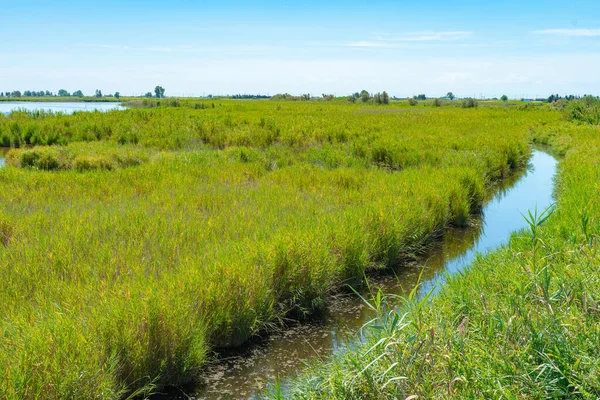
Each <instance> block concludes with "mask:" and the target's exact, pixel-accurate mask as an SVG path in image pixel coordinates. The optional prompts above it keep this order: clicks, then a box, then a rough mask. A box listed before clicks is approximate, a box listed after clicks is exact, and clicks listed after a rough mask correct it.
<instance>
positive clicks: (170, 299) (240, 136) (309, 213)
mask: <svg viewBox="0 0 600 400" xmlns="http://www.w3.org/2000/svg"><path fill="white" fill-rule="evenodd" d="M170 100H171V99H166V100H163V99H160V100H159V101H161V102H164V103H161V104H156V106H155V107H152V108H148V107H143V106H142V107H140V108H134V109H129V110H125V111H109V112H106V113H95V112H94V113H75V114H73V115H60V114H57V115H55V114H48V113H41V112H40V113H25V112H15V113H11V114H10V115H8V116H2V115H0V140H1V142H2V143H3V144H4V145H5V146H10V147H13V150H11V152H10V153H9V155H8V156H7V164H8V165H7V167H6V168H2V169H1V170H0V184H1V185H2V190H0V204H2V206H1V209H0V231H1V232H0V238H2V246H0V271H1V274H2V277H3V286H2V289H1V290H0V301H1V302H2V304H3V308H2V310H0V370H1V371H3V373H2V374H1V375H0V394H1V395H2V397H7V398H15V399H16V398H36V397H54V398H91V397H102V398H107V397H108V398H111V397H112V398H119V397H123V396H126V395H130V394H134V393H140V391H141V392H144V391H149V390H151V389H152V388H155V387H160V386H163V385H177V384H182V383H185V382H189V381H191V380H193V379H195V378H196V377H197V374H198V371H199V370H200V368H201V367H202V366H203V365H204V364H205V363H206V362H207V360H208V359H209V358H210V356H211V350H212V349H214V348H215V347H222V346H236V345H240V344H242V343H244V342H245V341H246V340H248V338H250V337H252V336H253V335H256V334H258V333H260V332H264V331H268V330H269V329H271V328H272V327H273V326H274V325H276V324H278V323H279V322H280V321H281V320H282V319H283V318H286V317H290V318H295V319H302V318H306V317H308V316H310V315H312V314H314V313H315V312H316V311H318V310H322V309H323V308H324V307H326V302H325V299H326V298H327V295H328V294H329V293H331V292H332V291H335V290H344V289H343V288H344V287H346V285H347V284H348V283H350V284H352V285H354V286H357V285H360V283H361V282H362V280H363V277H364V275H365V274H366V273H368V272H369V271H373V270H377V269H382V268H389V267H392V266H397V265H399V264H401V263H402V262H403V261H404V260H406V259H407V258H410V257H413V256H414V255H415V254H418V253H420V252H421V251H423V249H424V248H425V247H426V245H427V244H428V243H431V241H432V240H435V238H437V237H439V236H440V235H441V234H442V232H443V231H444V229H446V228H447V227H448V226H451V225H454V226H463V225H465V224H467V223H468V221H469V217H470V216H471V215H472V214H473V213H475V212H477V211H478V210H479V209H480V208H481V205H482V202H483V199H484V198H485V197H486V194H487V193H488V192H489V190H490V187H491V185H492V184H493V183H494V182H497V181H498V180H500V179H502V178H504V177H506V176H509V175H510V174H511V171H514V170H515V169H517V168H520V167H523V166H524V165H525V164H526V163H527V160H528V158H529V156H530V154H531V149H530V141H531V138H532V137H534V138H535V139H536V140H539V141H544V142H547V143H550V144H552V145H555V146H556V147H557V148H561V149H562V148H563V147H561V146H564V149H565V150H564V151H565V152H567V150H566V149H567V148H569V146H572V147H573V148H577V149H578V151H581V152H582V153H580V154H581V155H582V156H585V157H583V158H582V160H584V162H582V165H585V166H587V167H586V168H587V169H585V170H581V172H577V173H578V174H581V175H578V176H576V177H574V179H575V178H577V179H579V180H585V181H586V182H587V181H588V179H589V182H593V180H592V177H590V176H588V175H589V174H590V173H595V172H593V171H592V172H591V170H592V168H591V167H590V165H592V164H591V162H592V161H593V157H595V156H594V153H593V152H591V149H585V148H581V149H580V147H578V146H577V143H579V138H578V136H575V134H573V136H572V137H571V136H570V135H571V132H572V129H575V130H576V132H577V135H579V134H581V135H588V136H586V138H588V137H592V136H593V134H594V132H596V131H594V129H596V128H589V127H587V126H583V125H582V126H580V127H577V126H576V125H575V124H573V123H569V122H563V116H562V115H561V113H560V112H558V111H557V110H555V109H553V108H551V107H539V108H536V109H533V110H520V109H518V108H491V107H482V106H480V107H473V108H465V109H462V108H460V107H430V106H428V105H427V104H426V103H420V104H418V105H416V106H414V107H413V106H409V105H408V103H405V102H402V103H398V102H396V103H392V104H390V105H388V106H385V107H389V108H390V109H394V110H404V111H405V112H393V113H381V112H376V113H370V112H362V111H365V110H366V111H368V110H373V109H382V107H384V106H382V105H377V104H369V103H365V104H361V103H360V102H357V103H356V104H349V103H348V102H344V103H336V102H326V101H321V102H288V101H244V102H240V101H232V100H229V101H228V100H179V101H178V104H170V103H169V101H170ZM417 110H420V111H422V112H417ZM596 133H597V132H596ZM565 138H568V140H567V139H565ZM594 143H595V142H594ZM569 151H571V150H569ZM566 160H567V161H565V165H566V166H565V167H564V168H565V171H567V168H576V167H575V166H573V165H572V164H573V161H569V160H570V158H569V153H568V152H567V159H566ZM577 168H578V167H577ZM581 168H583V167H581ZM577 171H580V170H577ZM586 174H588V175H586ZM561 179H566V181H565V182H567V181H568V180H569V179H570V178H569V176H568V175H566V177H565V178H561ZM561 182H562V181H561ZM590 184H592V183H588V186H586V187H588V189H589V190H592V191H593V188H591V187H589V185H590ZM571 189H572V188H571V186H568V184H567V183H565V184H564V186H560V190H562V191H564V193H569V194H565V195H564V196H574V197H572V198H571V197H568V198H567V199H571V200H566V201H565V200H561V199H562V198H561V197H559V204H561V201H563V202H565V204H568V202H569V201H570V202H572V203H573V204H577V207H579V206H580V205H581V204H580V203H581V199H580V198H578V197H575V196H578V195H581V193H582V191H581V190H579V189H577V190H571ZM561 193H562V192H561ZM573 207H575V206H573ZM594 210H595V209H594V208H593V203H592V204H591V205H590V208H589V211H587V212H588V214H586V215H588V217H589V218H588V219H590V218H591V220H594V219H593V216H594ZM565 212H567V213H571V210H566V211H565ZM557 215H560V214H558V212H557ZM551 221H563V219H560V218H558V217H556V216H553V217H552V219H551ZM562 223H563V222H556V224H558V225H560V224H562ZM564 223H567V224H568V223H570V222H564ZM587 226H588V231H587V232H588V233H587V235H588V236H589V235H590V234H591V232H592V231H590V230H589V229H591V228H590V227H591V226H593V225H589V224H588V225H587ZM565 229H570V230H567V233H569V232H570V233H569V234H567V237H568V238H574V239H573V243H574V245H577V244H578V243H580V239H581V238H580V235H578V234H577V235H575V233H574V232H577V231H576V230H575V227H573V226H571V225H565ZM556 232H562V231H561V230H560V229H559V230H558V231H556ZM561 235H562V234H561ZM569 235H571V236H569ZM572 235H575V236H572ZM552 237H554V236H552ZM563 237H564V235H562V236H560V238H563ZM588 239H589V238H588ZM557 240H559V238H557ZM590 243H591V242H590ZM536 246H538V247H537V248H538V249H540V248H541V247H540V246H541V245H540V244H539V243H538V244H537V245H536ZM525 250H526V249H525V248H523V251H524V252H525ZM540 251H541V250H540ZM525 253H526V252H525ZM540 254H541V253H539V252H538V250H536V257H538V256H540ZM540 257H541V256H540ZM517 258H518V257H517ZM528 259H529V258H523V260H528ZM494 260H495V261H494V262H498V263H500V260H499V259H497V258H495V259H494ZM513 261H514V260H513V259H511V258H507V259H506V260H504V261H501V265H504V266H505V267H498V272H497V273H498V274H502V275H501V276H499V277H498V279H501V278H504V279H509V277H510V276H511V274H510V273H509V268H510V266H511V265H512V264H511V263H512V262H513ZM503 268H504V269H503ZM539 271H542V270H541V269H536V271H534V276H536V277H539V274H538V272H539ZM526 275H527V274H526ZM527 276H529V275H527ZM457 279H458V278H457ZM499 282H501V280H500V281H499ZM536 282H537V281H536ZM551 282H552V280H551ZM554 282H558V280H557V281H554ZM482 284H483V283H482ZM489 284H490V285H491V284H492V281H490V282H489ZM506 284H508V282H506ZM452 285H455V286H456V285H458V284H457V283H452V282H450V283H449V287H451V286H452ZM528 287H529V286H528ZM531 287H532V288H533V289H531V290H537V289H535V288H536V287H537V286H535V285H533V286H531ZM582 287H585V288H587V286H582ZM492 289H493V288H490V290H492ZM556 290H559V289H556ZM565 290H567V289H565ZM577 290H579V289H577ZM581 290H584V291H585V293H586V296H588V294H589V296H591V297H590V298H595V297H594V296H595V294H594V293H595V292H593V291H592V289H589V290H588V289H581ZM442 293H447V292H445V291H443V292H442ZM448 293H450V292H448ZM452 293H454V292H452ZM536 293H537V292H536ZM547 293H548V294H549V293H550V292H547ZM552 293H554V292H552ZM582 293H583V292H582ZM542 294H543V293H542ZM498 296H499V297H498V301H501V300H500V298H501V296H500V294H498ZM561 296H562V295H561ZM559 297H560V296H559ZM563 297H564V296H563ZM563 297H560V298H561V299H562V298H563ZM442 298H445V297H444V295H443V294H442V295H441V296H440V299H442ZM452 298H454V297H452ZM474 298H475V297H473V299H474ZM477 298H479V297H477ZM494 298H495V297H494V296H493V295H490V296H489V299H490V300H489V302H488V303H487V304H493V303H491V302H492V301H494V300H492V299H494ZM536 298H537V297H536ZM565 298H570V297H568V296H567V297H565ZM579 298H581V299H583V297H578V299H579ZM587 298H588V297H586V299H587ZM473 299H471V298H470V297H468V298H467V300H464V301H465V304H467V302H468V301H471V300H473ZM544 299H545V298H544ZM439 301H440V302H441V301H442V300H439ZM473 301H475V300H473ZM523 301H525V299H523ZM544 301H546V303H544V302H543V301H541V300H540V302H539V304H540V305H539V307H547V305H544V304H547V302H548V301H549V300H544ZM561 301H562V300H561ZM581 301H583V300H581ZM586 301H587V303H586V304H588V305H589V304H592V303H590V302H589V300H586ZM595 301H596V300H594V302H595ZM449 304H450V303H449ZM452 304H454V303H452ZM561 304H562V303H561ZM569 304H572V303H569ZM594 304H595V303H594ZM551 305H552V308H553V309H556V307H555V306H554V303H551ZM533 306H535V307H538V303H535V304H534V305H532V307H533ZM419 307H421V306H419ZM423 307H428V306H422V307H421V308H419V309H418V310H426V309H427V308H423ZM465 307H466V308H465ZM465 307H458V308H457V307H450V306H447V307H446V306H444V305H443V304H442V305H441V306H440V310H445V309H446V308H447V309H448V310H449V311H448V312H456V310H462V311H463V312H467V311H465V310H471V309H475V308H472V307H475V305H474V304H471V303H468V306H465ZM490 307H491V306H490ZM558 309H560V307H559V308H558ZM582 312H583V311H582ZM586 312H587V311H586ZM419 313H421V311H419ZM419 315H421V314H419ZM435 315H438V314H436V313H433V312H432V318H433V316H435ZM461 315H462V314H461ZM590 318H592V317H590ZM393 319H394V317H393V316H392V320H393ZM455 320H456V318H450V319H448V320H444V321H447V322H448V323H450V321H455ZM415 324H416V325H415V326H416V327H417V328H418V329H419V330H417V331H415V332H413V333H414V334H416V335H427V334H428V333H427V332H430V330H428V328H427V327H429V326H430V325H431V324H430V323H425V322H418V323H415ZM459 324H460V321H459ZM582 324H583V322H582ZM397 326H399V325H398V324H397V322H396V323H395V324H394V329H396V327H397ZM407 329H408V328H407ZM411 329H412V328H411ZM436 329H437V328H436ZM447 329H450V326H449V325H448V327H447ZM442 331H443V329H442V328H440V331H439V332H442ZM407 332H408V331H407ZM437 332H438V331H437V330H436V335H437V334H438V333H437ZM488 333H489V332H488ZM390 337H391V336H390ZM417 337H419V338H420V337H421V336H417ZM423 340H425V339H423ZM435 343H437V342H435ZM454 348H455V347H453V349H454ZM369 354H375V352H370V353H369ZM419 354H420V353H419ZM382 359H383V358H382ZM386 359H387V358H386ZM376 364H377V363H373V364H371V366H375V365H376ZM392 364H393V362H392V363H391V364H390V365H388V366H385V365H383V364H382V365H381V368H385V369H388V368H390V366H391V365H392ZM436 365H437V364H436ZM345 367H346V366H341V367H339V371H340V374H337V375H336V374H330V376H331V379H332V381H331V382H330V381H323V380H321V381H319V384H317V385H314V387H313V389H314V390H315V391H314V392H311V393H314V394H311V396H313V395H314V397H319V396H320V394H319V393H321V394H323V393H327V392H323V391H322V390H325V389H326V388H327V387H329V385H330V384H338V383H341V382H345V383H343V385H342V386H343V387H348V390H349V391H347V392H335V393H337V394H339V395H340V397H344V396H345V395H346V394H348V395H349V396H355V397H360V396H362V395H363V394H365V393H381V394H382V395H384V394H386V393H395V392H393V390H399V391H401V392H398V393H408V391H407V390H405V388H404V386H402V387H399V386H397V385H400V384H402V385H404V384H405V383H406V382H404V381H403V380H395V381H392V383H393V384H392V383H390V384H387V385H386V386H385V387H384V388H381V387H380V389H381V391H379V392H367V391H366V390H367V389H368V390H369V391H370V390H372V388H371V386H372V385H371V383H369V382H370V381H369V382H367V381H363V380H361V379H362V378H361V379H353V380H351V381H348V382H346V378H347V375H344V373H345V372H344V371H345V369H344V368H345ZM394 367H397V365H394ZM378 368H379V367H378ZM453 368H455V366H453ZM392 370H393V368H392V369H390V371H392ZM419 374H422V373H421V372H420V373H419ZM398 376H400V375H398ZM402 376H404V375H402ZM336 378H340V379H341V380H340V381H339V382H338V381H336V382H334V383H332V382H333V379H336ZM365 379H370V378H365ZM416 381H418V380H415V382H416ZM365 382H366V383H365ZM419 382H420V381H419ZM427 382H430V381H427ZM355 383H356V384H357V386H353V385H354V384H355ZM344 385H345V386H344ZM348 385H350V386H348ZM369 385H371V386H369ZM430 389H431V388H427V390H429V392H426V391H425V389H423V392H422V393H434V391H433V389H431V390H430ZM320 390H321V392H319V391H320ZM388 390H389V391H390V392H387V391H388ZM482 393H483V392H482ZM532 393H533V392H532ZM535 393H538V392H535ZM539 393H541V392H539ZM557 393H558V392H557ZM561 393H562V392H561Z"/></svg>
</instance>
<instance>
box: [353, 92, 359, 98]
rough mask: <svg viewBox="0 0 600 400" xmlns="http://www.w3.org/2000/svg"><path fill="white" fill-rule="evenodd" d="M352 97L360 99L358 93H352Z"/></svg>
mask: <svg viewBox="0 0 600 400" xmlns="http://www.w3.org/2000/svg"><path fill="white" fill-rule="evenodd" d="M352 97H354V98H355V99H360V93H358V92H356V93H353V94H352Z"/></svg>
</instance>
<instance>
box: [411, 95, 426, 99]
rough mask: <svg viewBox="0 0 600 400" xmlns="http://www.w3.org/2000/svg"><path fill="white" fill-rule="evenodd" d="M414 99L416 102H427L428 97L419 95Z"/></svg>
mask: <svg viewBox="0 0 600 400" xmlns="http://www.w3.org/2000/svg"><path fill="white" fill-rule="evenodd" d="M414 98H415V100H427V96H425V95H424V94H418V95H416V96H415V97H414Z"/></svg>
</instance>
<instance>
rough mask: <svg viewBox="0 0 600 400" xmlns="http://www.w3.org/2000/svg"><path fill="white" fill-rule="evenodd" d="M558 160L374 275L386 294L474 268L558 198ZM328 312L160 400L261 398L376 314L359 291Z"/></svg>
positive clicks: (539, 162)
mask: <svg viewBox="0 0 600 400" xmlns="http://www.w3.org/2000/svg"><path fill="white" fill-rule="evenodd" d="M556 166H557V160H556V159H554V158H553V157H552V156H550V155H548V154H546V153H544V152H541V151H537V150H536V151H534V152H533V155H532V157H531V160H530V165H529V168H528V169H527V170H526V171H524V172H523V173H522V174H520V175H519V176H516V177H513V178H512V179H508V180H506V181H504V182H503V184H502V186H500V187H499V188H498V190H497V191H496V194H495V195H493V197H491V198H490V199H488V201H487V203H486V204H485V206H484V208H483V212H482V214H481V216H480V217H479V218H478V219H476V220H475V221H474V222H473V224H472V226H471V227H469V228H466V229H449V230H447V231H446V232H445V233H444V236H443V238H442V240H441V241H439V242H438V243H437V244H436V245H435V246H434V247H433V248H432V249H431V250H430V251H429V252H428V253H427V254H426V256H424V257H423V258H422V260H421V261H419V262H416V263H414V264H413V265H408V266H404V267H402V268H400V269H398V270H397V271H394V274H389V273H388V274H387V275H383V276H377V277H373V278H371V284H372V286H379V287H381V288H382V289H383V291H384V292H386V293H394V294H400V295H402V294H408V292H409V291H410V290H411V289H412V288H413V287H414V286H415V285H416V283H417V280H418V278H419V274H420V272H421V270H423V275H422V279H423V280H424V284H423V285H422V287H421V290H422V291H429V290H431V289H432V288H434V287H435V286H436V285H438V284H440V283H441V282H442V281H443V279H444V276H446V274H453V273H456V272H458V271H460V270H462V269H464V268H465V267H466V266H468V265H469V264H470V263H471V262H472V261H473V259H474V258H475V257H476V255H477V254H481V253H485V252H487V251H490V250H492V249H495V248H497V247H498V246H500V245H502V244H504V243H506V242H507V240H508V238H509V237H510V235H511V233H512V232H514V231H517V230H520V229H522V228H524V227H525V220H524V218H523V216H522V215H521V213H522V212H523V213H525V212H526V211H527V210H529V209H531V210H532V209H534V208H535V207H536V206H537V208H538V210H543V209H545V208H546V207H548V206H549V205H550V204H551V203H552V200H553V197H552V194H553V177H554V174H555V172H556ZM329 304H330V305H331V306H330V308H329V310H328V313H327V315H325V316H324V318H322V319H319V320H318V321H314V322H311V323H307V324H302V325H298V326H293V327H291V328H290V329H286V330H285V331H283V332H280V333H276V334H272V335H269V336H268V337H266V338H263V339H258V340H257V341H255V342H254V343H251V344H249V345H246V346H244V348H245V349H246V350H240V349H237V350H233V351H231V352H230V353H221V354H220V356H221V361H219V362H216V363H214V364H212V365H209V366H208V367H207V369H206V371H205V373H204V375H203V377H202V378H201V382H200V383H199V385H198V386H197V387H195V388H191V387H188V388H183V389H173V390H172V391H171V392H169V393H166V394H165V395H160V396H158V397H163V398H170V399H172V398H180V399H190V398H198V399H232V398H260V397H262V395H263V393H264V389H265V388H266V387H267V386H268V385H269V384H272V383H273V381H274V379H275V378H276V377H279V378H280V379H281V383H282V386H283V389H284V391H285V389H286V386H287V385H289V382H290V381H291V379H292V378H294V377H295V376H297V375H298V374H299V373H301V372H302V371H303V370H304V367H305V364H306V363H307V362H311V361H315V360H320V359H325V358H327V357H329V356H331V355H332V354H334V353H335V352H336V351H339V350H340V349H343V348H344V347H345V346H347V345H348V344H350V343H352V341H356V340H357V336H356V333H357V332H358V330H359V329H360V327H361V326H362V325H363V324H364V323H365V322H367V321H368V320H370V319H372V318H373V313H372V312H371V311H370V310H369V309H368V308H367V307H366V306H364V305H363V303H362V301H361V300H360V299H359V298H358V296H356V295H350V294H346V295H340V296H336V297H335V298H333V299H331V301H330V303H329Z"/></svg>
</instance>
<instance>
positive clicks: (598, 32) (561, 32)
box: [533, 29, 600, 37]
mask: <svg viewBox="0 0 600 400" xmlns="http://www.w3.org/2000/svg"><path fill="white" fill-rule="evenodd" d="M533 33H535V34H536V35H552V36H562V37H594V36H600V29H542V30H538V31H533Z"/></svg>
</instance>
